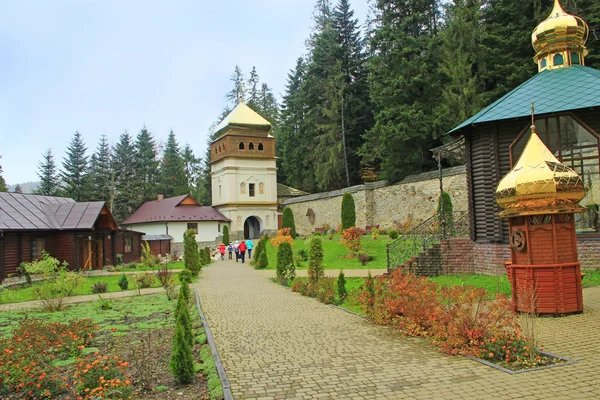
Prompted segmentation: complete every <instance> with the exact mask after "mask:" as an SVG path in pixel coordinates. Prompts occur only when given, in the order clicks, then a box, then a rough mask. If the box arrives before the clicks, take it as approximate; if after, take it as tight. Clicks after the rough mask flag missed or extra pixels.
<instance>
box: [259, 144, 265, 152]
mask: <svg viewBox="0 0 600 400" xmlns="http://www.w3.org/2000/svg"><path fill="white" fill-rule="evenodd" d="M263 150H264V149H263V145H262V143H259V144H258V151H263Z"/></svg>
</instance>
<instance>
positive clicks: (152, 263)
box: [140, 241, 158, 269]
mask: <svg viewBox="0 0 600 400" xmlns="http://www.w3.org/2000/svg"><path fill="white" fill-rule="evenodd" d="M140 261H141V263H142V265H144V266H145V267H147V268H149V269H154V268H156V267H158V257H157V256H156V255H155V254H154V253H152V250H151V249H150V243H148V242H147V241H144V242H143V243H142V255H141V256H140Z"/></svg>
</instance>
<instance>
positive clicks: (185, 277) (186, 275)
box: [179, 269, 192, 285]
mask: <svg viewBox="0 0 600 400" xmlns="http://www.w3.org/2000/svg"><path fill="white" fill-rule="evenodd" d="M179 282H181V284H182V285H189V284H190V283H192V273H191V271H190V270H189V269H184V270H183V271H181V272H180V273H179Z"/></svg>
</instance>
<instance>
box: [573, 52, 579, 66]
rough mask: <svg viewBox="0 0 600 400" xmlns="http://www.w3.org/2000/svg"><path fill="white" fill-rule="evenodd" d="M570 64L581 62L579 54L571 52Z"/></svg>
mask: <svg viewBox="0 0 600 400" xmlns="http://www.w3.org/2000/svg"><path fill="white" fill-rule="evenodd" d="M571 64H577V65H579V64H581V62H580V61H579V54H577V53H575V52H572V53H571Z"/></svg>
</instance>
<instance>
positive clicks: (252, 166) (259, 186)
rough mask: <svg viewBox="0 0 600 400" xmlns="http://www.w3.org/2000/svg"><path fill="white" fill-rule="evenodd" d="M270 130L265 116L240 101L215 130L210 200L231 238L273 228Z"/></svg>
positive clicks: (273, 176) (274, 196) (273, 167)
mask: <svg viewBox="0 0 600 400" xmlns="http://www.w3.org/2000/svg"><path fill="white" fill-rule="evenodd" d="M270 131H271V124H270V123H269V121H267V120H266V119H264V118H263V117H261V116H260V115H258V114H257V113H256V112H255V111H254V110H252V109H251V108H250V107H248V106H247V105H245V104H244V103H243V102H241V101H240V103H239V104H238V105H237V106H236V107H235V108H234V109H233V111H232V112H231V113H230V114H229V115H228V116H227V117H225V119H224V120H223V121H222V122H221V123H220V124H219V125H218V126H217V128H216V130H215V132H216V134H217V139H215V141H214V142H213V143H212V144H211V166H210V170H211V183H212V204H213V206H214V207H215V208H217V209H218V210H219V211H220V212H221V213H222V214H223V215H225V216H226V217H227V218H229V220H230V221H231V222H230V238H231V239H232V240H235V239H237V240H239V239H246V238H251V239H255V238H259V237H260V235H261V233H270V234H272V233H274V232H276V231H277V167H276V165H275V161H276V159H275V138H274V137H273V136H271V135H270V133H269V132H270ZM256 143H258V145H255V144H256Z"/></svg>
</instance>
